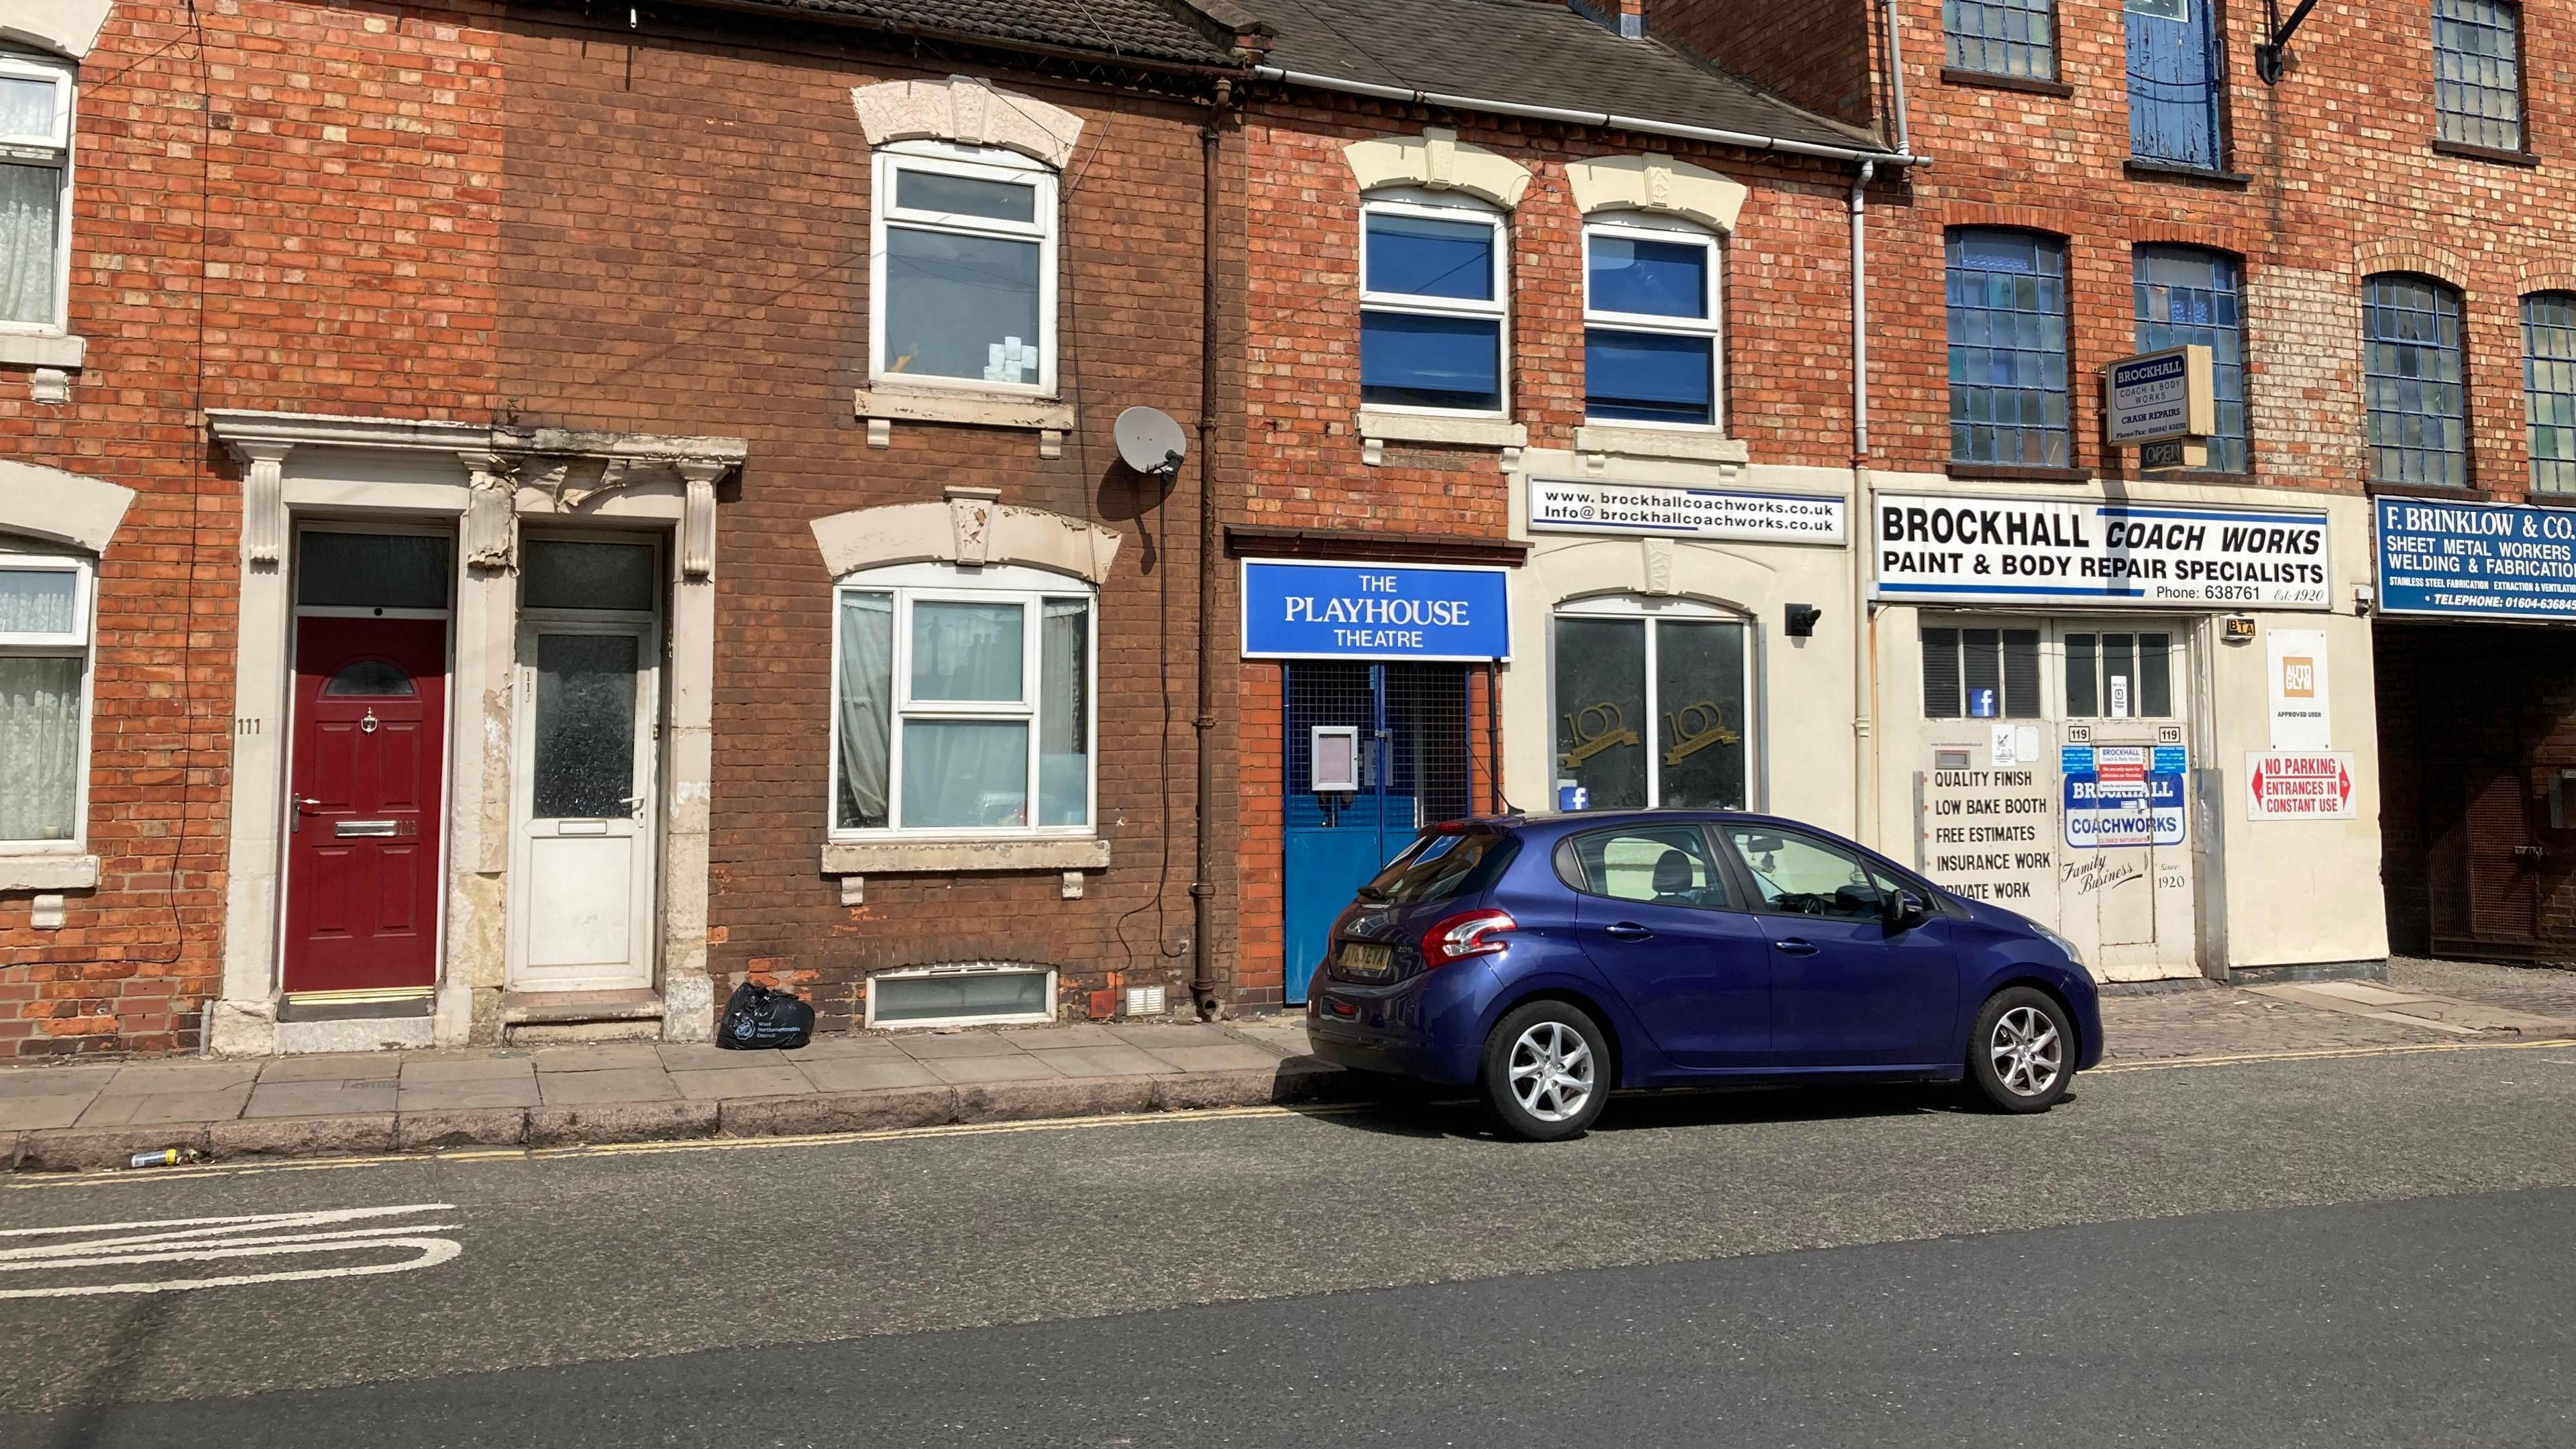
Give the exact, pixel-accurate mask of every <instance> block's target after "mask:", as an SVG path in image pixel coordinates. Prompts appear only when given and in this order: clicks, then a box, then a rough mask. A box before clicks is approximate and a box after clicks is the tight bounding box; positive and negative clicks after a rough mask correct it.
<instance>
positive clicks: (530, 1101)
mask: <svg viewBox="0 0 2576 1449" xmlns="http://www.w3.org/2000/svg"><path fill="white" fill-rule="evenodd" d="M537 1103H538V1097H537V1078H536V1074H535V1073H534V1072H526V1073H521V1074H519V1075H517V1076H507V1077H459V1078H451V1079H449V1080H446V1081H434V1080H433V1081H427V1082H421V1083H418V1084H414V1083H413V1082H412V1081H411V1080H410V1078H408V1077H406V1078H404V1080H403V1083H402V1087H401V1089H400V1090H399V1091H398V1092H396V1093H395V1095H394V1108H395V1110H396V1111H401V1112H453V1111H460V1110H463V1109H466V1108H470V1107H534V1106H536V1105H537Z"/></svg>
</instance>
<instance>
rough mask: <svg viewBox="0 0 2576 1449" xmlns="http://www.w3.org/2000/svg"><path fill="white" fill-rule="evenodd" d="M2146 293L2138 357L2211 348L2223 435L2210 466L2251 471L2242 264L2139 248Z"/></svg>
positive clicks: (2205, 254) (2136, 256) (2204, 254)
mask: <svg viewBox="0 0 2576 1449" xmlns="http://www.w3.org/2000/svg"><path fill="white" fill-rule="evenodd" d="M2130 260H2131V270H2132V271H2133V273H2134V274H2135V277H2136V286H2137V294H2138V350H2139V351H2140V352H2156V351H2160V350H2162V349H2164V348H2167V347H2184V346H2188V345H2190V344H2192V343H2195V342H2196V343H2199V344H2200V345H2201V346H2203V347H2206V348H2208V349H2209V358H2210V362H2211V364H2212V367H2211V371H2212V373H2213V374H2214V376H2213V378H2212V382H2213V384H2214V387H2213V390H2214V391H2215V392H2216V393H2217V395H2218V431H2217V432H2215V433H2212V434H2210V435H2209V467H2210V471H2212V472H2216V473H2242V472H2244V471H2245V467H2246V437H2247V435H2248V433H2249V432H2250V429H2249V428H2248V427H2247V425H2246V421H2245V290H2244V285H2243V276H2242V273H2241V272H2239V270H2238V268H2237V265H2236V259H2235V258H2234V257H2231V256H2229V255H2228V254H2226V253H2225V252H2214V251H2209V250H2206V249H2205V248H2201V247H2164V246H2153V247H2139V248H2138V249H2137V250H2136V251H2135V252H2134V253H2132V254H2131V259H2130Z"/></svg>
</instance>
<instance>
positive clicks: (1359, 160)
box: [1342, 126, 1530, 211]
mask: <svg viewBox="0 0 2576 1449" xmlns="http://www.w3.org/2000/svg"><path fill="white" fill-rule="evenodd" d="M1342 157H1343V159H1344V160H1346V161H1348V162H1349V163H1350V167H1351V175H1352V176H1353V177H1354V178H1356V179H1357V180H1358V182H1359V184H1360V190H1362V191H1375V190H1377V189H1379V188H1380V187H1386V186H1419V187H1421V188H1422V189H1424V190H1426V191H1459V192H1464V193H1466V194H1467V195H1469V196H1472V197H1475V198H1476V199H1478V200H1480V201H1486V202H1491V203H1492V204H1494V205H1496V206H1499V207H1501V208H1502V209H1503V210H1505V211H1509V210H1511V209H1512V208H1513V207H1515V206H1518V205H1520V204H1521V196H1522V194H1523V193H1525V192H1527V191H1528V190H1529V184H1530V173H1529V168H1528V167H1526V166H1523V165H1521V164H1520V163H1519V162H1517V161H1514V160H1512V159H1511V158H1510V157H1508V156H1505V155H1502V154H1501V153H1499V152H1495V151H1488V150H1486V149H1485V148H1484V147H1482V146H1476V145H1471V144H1469V143H1467V142H1465V141H1461V140H1459V139H1458V133H1457V132H1455V131H1451V130H1444V129H1442V128H1441V127H1438V126H1433V127H1430V128H1429V129H1427V130H1425V131H1424V132H1423V133H1422V134H1421V135H1419V136H1379V137H1375V138H1373V139H1370V140H1366V141H1353V142H1352V143H1351V144H1349V145H1347V146H1344V147H1343V148H1342Z"/></svg>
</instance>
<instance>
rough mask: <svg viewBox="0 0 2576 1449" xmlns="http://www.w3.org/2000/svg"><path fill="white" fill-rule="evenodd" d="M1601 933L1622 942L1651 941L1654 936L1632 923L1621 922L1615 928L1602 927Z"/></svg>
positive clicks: (1652, 933)
mask: <svg viewBox="0 0 2576 1449" xmlns="http://www.w3.org/2000/svg"><path fill="white" fill-rule="evenodd" d="M1601 933H1602V934H1603V935H1605V936H1615V937H1617V938H1618V939H1620V940H1622V941H1646V940H1652V939H1653V938H1654V934H1655V933H1654V932H1652V931H1649V930H1647V929H1646V928H1645V927H1643V926H1640V925H1638V924H1637V923H1636V922H1634V921H1621V922H1619V923H1618V924H1617V925H1615V926H1603V927H1602V928H1601Z"/></svg>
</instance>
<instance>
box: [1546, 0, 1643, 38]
mask: <svg viewBox="0 0 2576 1449" xmlns="http://www.w3.org/2000/svg"><path fill="white" fill-rule="evenodd" d="M1565 8H1567V9H1568V10H1571V11H1573V12H1574V13H1575V14H1577V15H1580V16H1582V17H1583V18H1584V19H1586V20H1589V21H1591V22H1592V23H1593V24H1595V25H1598V26H1600V27H1601V28H1602V29H1604V30H1607V31H1609V32H1610V33H1611V34H1612V35H1615V36H1618V37H1619V38H1620V39H1622V40H1638V39H1641V38H1643V37H1644V36H1645V33H1646V0H1565Z"/></svg>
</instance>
